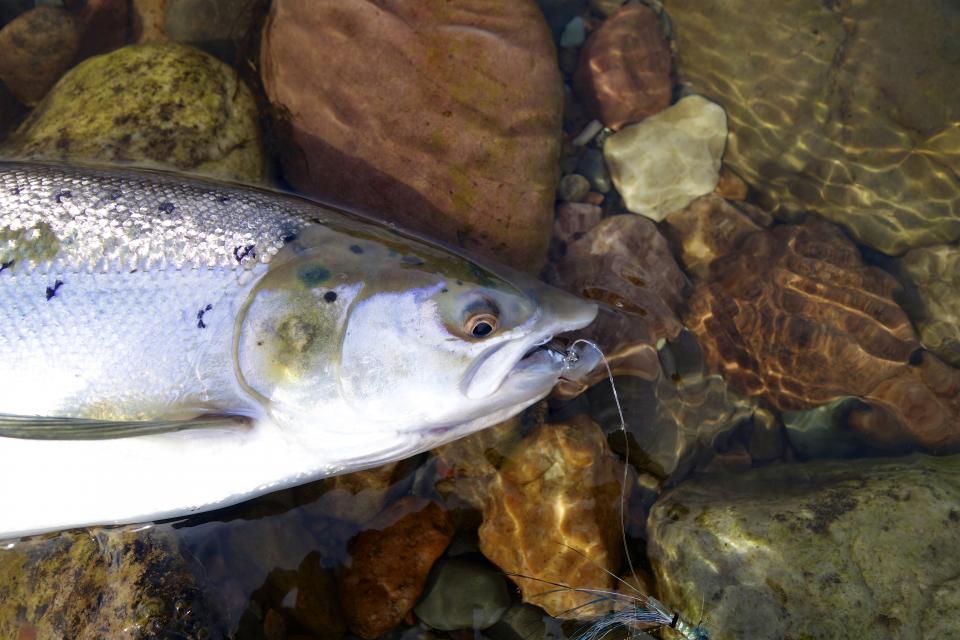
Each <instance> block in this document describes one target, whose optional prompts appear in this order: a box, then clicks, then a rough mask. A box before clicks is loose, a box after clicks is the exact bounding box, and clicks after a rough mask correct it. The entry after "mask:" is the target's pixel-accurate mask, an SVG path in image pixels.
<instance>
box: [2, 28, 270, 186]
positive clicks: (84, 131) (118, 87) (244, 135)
mask: <svg viewBox="0 0 960 640" xmlns="http://www.w3.org/2000/svg"><path fill="white" fill-rule="evenodd" d="M258 127H259V124H258V120H257V108H256V104H255V103H254V100H253V96H252V95H251V93H250V91H249V90H248V89H247V87H246V86H245V85H244V84H243V82H242V81H241V80H240V78H239V77H238V76H237V73H236V72H235V71H234V70H233V69H231V68H230V67H228V66H227V65H225V64H223V63H222V62H220V61H219V60H217V59H216V58H213V57H212V56H210V55H207V54H205V53H203V52H201V51H198V50H196V49H193V48H191V47H187V46H183V45H175V44H164V45H134V46H128V47H124V48H122V49H118V50H116V51H113V52H111V53H108V54H105V55H102V56H98V57H95V58H90V59H89V60H86V61H85V62H83V63H81V64H80V65H78V66H77V67H75V68H74V69H72V70H71V71H70V72H69V73H67V74H66V75H65V76H64V77H63V78H61V80H60V82H58V83H57V84H56V85H55V86H54V88H53V89H51V91H50V93H49V94H47V97H46V98H45V99H44V100H43V102H41V103H40V104H39V105H38V106H37V108H36V109H35V110H34V111H33V113H32V114H31V115H30V116H29V117H28V118H27V120H26V121H24V122H23V124H21V126H20V127H19V128H18V129H17V130H16V131H15V132H14V133H13V134H11V136H10V138H9V140H8V141H7V142H6V144H5V145H4V146H3V148H2V151H3V153H5V154H7V155H11V156H15V157H20V158H36V159H45V160H71V161H81V162H83V161H87V162H94V163H100V162H105V163H110V162H130V163H135V164H139V165H147V166H151V165H152V166H158V167H168V168H176V169H182V170H188V171H191V172H194V173H205V174H208V175H212V176H216V177H220V178H226V179H231V180H237V181H241V182H248V183H256V182H261V181H262V180H263V179H264V175H265V167H266V162H265V157H264V153H263V149H262V147H261V142H260V132H259V128H258Z"/></svg>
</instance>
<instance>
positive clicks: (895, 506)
mask: <svg viewBox="0 0 960 640" xmlns="http://www.w3.org/2000/svg"><path fill="white" fill-rule="evenodd" d="M958 504H960V458H958V457H957V456H952V457H947V458H932V457H927V456H922V455H914V456H910V457H906V458H899V459H877V460H859V461H850V460H847V461H842V462H816V463H807V464H784V465H773V466H770V467H766V468H764V469H758V470H754V471H751V472H749V473H744V474H728V475H713V476H705V477H703V478H702V479H697V480H693V481H689V482H686V483H684V484H683V485H681V486H680V487H678V488H676V489H675V490H673V491H672V492H670V493H669V494H667V495H666V496H664V498H663V499H662V500H661V501H660V502H659V503H658V504H657V505H656V506H655V507H654V509H653V512H652V513H651V515H650V521H649V527H648V529H649V532H650V540H649V545H648V552H649V554H650V559H651V562H652V564H653V567H654V570H655V573H656V576H657V584H658V586H659V590H660V595H661V598H662V599H664V600H665V601H666V602H668V603H670V604H672V605H673V606H679V607H680V608H681V609H682V610H684V611H686V612H687V614H688V617H690V616H695V615H696V612H697V611H698V610H699V607H700V603H701V600H702V601H703V602H704V607H705V612H706V616H707V620H708V621H709V628H710V631H711V634H710V637H711V638H718V639H720V640H725V639H731V640H732V639H733V638H757V639H758V640H762V639H765V638H770V639H771V640H772V639H774V638H784V637H804V638H839V637H849V636H850V634H851V631H852V630H855V631H853V633H854V634H855V635H857V636H858V637H874V638H940V637H949V636H952V635H956V634H957V633H958V632H960V626H958V623H957V620H956V616H954V615H952V610H953V609H954V608H955V606H956V602H957V599H958V598H960V581H958V580H957V579H956V576H957V574H958V572H960V564H958V563H960V557H958V556H957V554H955V553H952V552H950V551H948V550H951V549H955V548H956V547H957V545H958V544H960V524H958V523H960V510H958V507H957V505H958ZM694 619H696V617H694Z"/></svg>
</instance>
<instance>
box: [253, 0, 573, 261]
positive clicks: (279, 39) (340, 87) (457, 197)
mask: <svg viewBox="0 0 960 640" xmlns="http://www.w3.org/2000/svg"><path fill="white" fill-rule="evenodd" d="M261 70H262V76H263V83H264V87H265V89H266V92H267V95H268V97H269V99H270V102H271V103H272V104H273V106H274V107H275V109H276V113H277V115H278V116H279V120H280V127H279V129H280V133H281V134H282V137H283V139H284V145H283V147H282V148H283V151H284V154H283V157H282V164H283V169H284V175H285V176H286V178H287V179H288V180H289V181H290V182H291V184H293V185H294V186H295V187H297V188H298V189H300V190H302V191H305V192H307V193H310V194H312V195H314V196H318V197H321V198H324V199H327V200H333V201H337V202H340V203H343V204H347V205H350V206H353V207H359V208H364V209H367V210H369V211H371V212H373V213H375V214H376V215H378V216H381V217H383V218H385V219H388V220H391V221H394V222H397V223H399V224H401V225H403V226H407V227H409V228H412V229H415V230H418V231H421V232H424V233H427V234H429V235H431V236H433V237H436V238H439V239H442V240H446V241H448V242H450V243H453V244H455V245H456V246H459V247H462V248H466V249H469V250H475V251H477V252H480V253H483V254H486V255H488V256H492V257H495V258H498V259H500V260H502V261H504V262H508V263H511V264H513V265H514V266H517V267H520V268H523V269H528V270H534V271H536V270H539V268H540V267H541V266H542V265H543V263H544V261H545V258H546V249H547V243H548V241H549V234H550V221H551V220H552V217H553V202H554V192H555V189H556V186H557V180H558V177H559V176H558V175H557V162H558V157H559V150H560V138H559V136H560V130H561V120H562V107H563V84H562V82H561V79H560V75H559V70H558V69H557V66H556V59H555V54H554V48H553V43H552V41H551V38H550V33H549V31H548V30H547V27H546V24H545V23H544V21H543V16H542V14H541V13H540V10H539V9H538V8H537V5H536V3H535V2H533V0H518V1H514V2H495V3H492V2H489V1H488V0H452V1H450V0H424V1H422V2H390V3H388V2H383V1H382V0H378V1H368V0H277V1H276V2H274V3H273V6H272V9H271V12H270V16H269V18H268V20H267V24H266V27H265V30H264V37H263V46H262V49H261Z"/></svg>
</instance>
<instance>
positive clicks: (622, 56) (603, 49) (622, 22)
mask: <svg viewBox="0 0 960 640" xmlns="http://www.w3.org/2000/svg"><path fill="white" fill-rule="evenodd" d="M670 55H671V54H670V45H669V44H668V43H667V39H666V38H665V37H664V36H663V29H662V27H661V26H660V20H659V18H657V14H656V13H654V11H653V9H651V8H650V7H648V6H646V5H643V4H628V5H625V6H623V7H621V8H620V9H619V10H618V11H617V12H616V13H614V14H613V15H612V16H610V17H609V18H608V19H607V20H606V21H604V23H603V24H602V25H601V26H600V28H599V29H597V30H596V31H594V32H593V33H591V34H590V37H589V38H588V39H587V43H586V44H585V45H584V47H583V50H582V51H581V52H580V65H579V67H577V71H576V73H575V74H574V76H573V86H574V89H576V91H577V94H578V95H579V96H580V97H581V98H582V99H583V101H584V103H585V104H586V105H587V108H588V110H589V111H590V112H591V114H592V115H594V116H596V117H598V118H599V119H600V120H601V121H602V122H603V124H605V125H607V126H608V127H610V128H612V129H619V128H620V127H622V126H623V125H625V124H630V123H633V122H639V121H640V120H643V119H644V118H646V117H647V116H651V115H653V114H655V113H657V112H659V111H663V110H664V109H666V108H667V107H668V106H669V105H670V98H671V93H672V89H673V86H672V82H671V79H670Z"/></svg>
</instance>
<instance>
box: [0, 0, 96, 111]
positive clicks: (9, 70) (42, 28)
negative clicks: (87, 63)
mask: <svg viewBox="0 0 960 640" xmlns="http://www.w3.org/2000/svg"><path fill="white" fill-rule="evenodd" d="M80 35H81V26H80V22H79V21H78V20H77V19H76V18H74V17H73V16H72V15H71V14H70V13H69V12H68V11H66V10H65V9H62V8H59V7H51V6H39V7H37V8H35V9H32V10H30V11H27V12H26V13H24V14H22V15H20V16H19V17H18V18H17V19H15V20H14V21H12V22H11V23H10V24H8V25H7V26H5V27H4V28H3V29H2V30H0V82H3V84H5V85H6V86H7V88H8V89H9V90H10V92H11V93H13V95H15V96H16V97H17V99H18V100H20V102H22V103H24V104H26V105H34V104H36V103H38V102H39V101H40V100H41V99H42V98H43V96H44V95H46V93H47V91H48V90H49V89H50V87H52V86H53V85H54V83H55V82H56V81H57V80H59V79H60V76H62V75H63V73H64V72H65V71H66V70H67V69H69V68H70V65H71V64H73V62H74V60H75V58H76V57H77V53H78V52H79V51H80Z"/></svg>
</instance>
